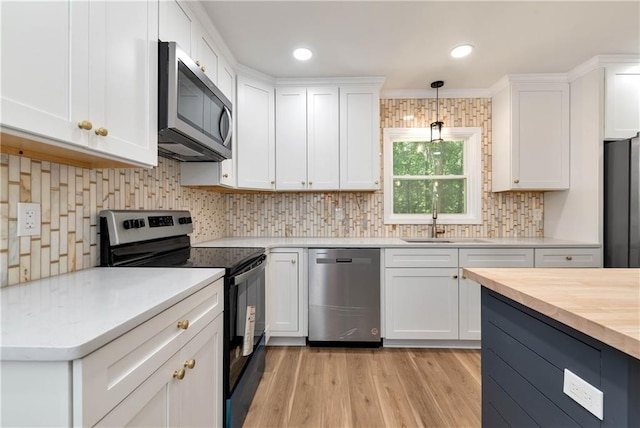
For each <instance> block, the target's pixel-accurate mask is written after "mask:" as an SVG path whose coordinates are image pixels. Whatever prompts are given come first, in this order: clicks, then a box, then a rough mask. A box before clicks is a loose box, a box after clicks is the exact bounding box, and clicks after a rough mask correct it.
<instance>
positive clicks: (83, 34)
mask: <svg viewBox="0 0 640 428" xmlns="http://www.w3.org/2000/svg"><path fill="white" fill-rule="evenodd" d="M88 18H89V4H88V3H87V2H66V1H56V2H39V3H35V2H19V1H12V2H3V3H2V28H1V30H0V31H1V39H2V72H1V75H2V117H1V118H0V120H1V121H2V126H3V127H9V128H12V129H15V130H18V131H24V132H28V133H31V134H34V135H38V136H44V137H48V138H51V139H54V140H59V141H64V142H67V143H69V144H71V145H79V146H83V147H86V146H87V144H88V139H89V135H90V134H89V132H88V131H86V130H82V129H80V128H78V125H77V124H78V123H79V122H81V121H83V120H89V119H90V118H89V116H88V97H87V92H88V90H89V87H88V86H89V82H88V78H89V75H88V72H89V70H88V67H87V64H88V61H89V60H88V55H89V19H88Z"/></svg>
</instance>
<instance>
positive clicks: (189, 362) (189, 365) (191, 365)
mask: <svg viewBox="0 0 640 428" xmlns="http://www.w3.org/2000/svg"><path fill="white" fill-rule="evenodd" d="M184 366H185V367H186V368H188V369H192V368H194V367H195V366H196V360H194V359H193V358H192V359H190V360H187V361H185V362H184Z"/></svg>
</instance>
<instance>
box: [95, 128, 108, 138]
mask: <svg viewBox="0 0 640 428" xmlns="http://www.w3.org/2000/svg"><path fill="white" fill-rule="evenodd" d="M108 134H109V131H107V128H98V129H96V135H99V136H100V137H106V136H107V135H108Z"/></svg>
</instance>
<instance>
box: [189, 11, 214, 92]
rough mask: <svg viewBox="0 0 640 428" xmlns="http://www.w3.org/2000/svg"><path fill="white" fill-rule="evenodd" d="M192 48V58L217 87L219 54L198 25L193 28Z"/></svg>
mask: <svg viewBox="0 0 640 428" xmlns="http://www.w3.org/2000/svg"><path fill="white" fill-rule="evenodd" d="M191 46H192V49H191V58H192V59H193V60H194V61H195V63H196V65H197V66H198V67H200V70H202V71H203V73H204V74H206V75H207V77H208V78H209V79H211V81H212V82H213V83H215V84H216V86H217V85H218V54H217V53H216V48H215V45H214V43H213V42H212V41H211V39H210V38H209V36H208V35H207V33H206V31H205V30H204V28H203V27H202V26H201V25H200V24H198V23H195V24H194V25H192V26H191Z"/></svg>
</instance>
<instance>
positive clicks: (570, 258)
mask: <svg viewBox="0 0 640 428" xmlns="http://www.w3.org/2000/svg"><path fill="white" fill-rule="evenodd" d="M565 259H567V260H569V261H571V260H573V257H571V256H567V257H565Z"/></svg>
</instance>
